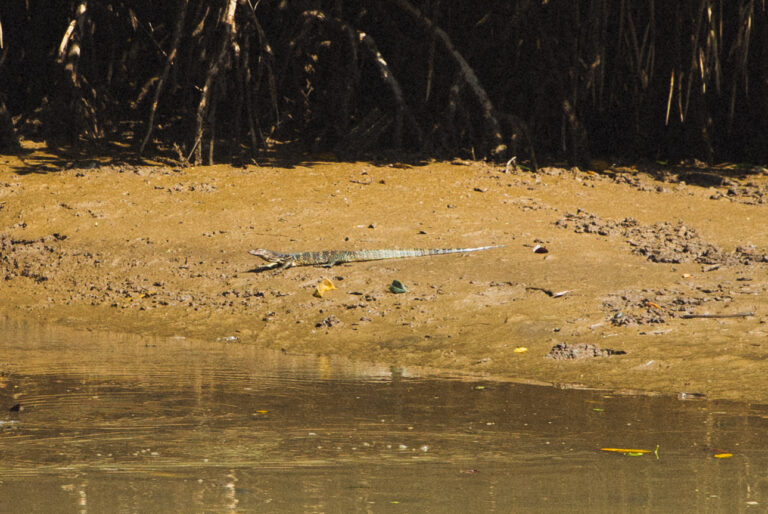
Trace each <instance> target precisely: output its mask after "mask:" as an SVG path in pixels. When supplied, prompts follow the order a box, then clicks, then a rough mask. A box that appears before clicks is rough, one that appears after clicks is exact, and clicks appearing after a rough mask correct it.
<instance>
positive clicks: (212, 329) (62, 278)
mask: <svg viewBox="0 0 768 514" xmlns="http://www.w3.org/2000/svg"><path fill="white" fill-rule="evenodd" d="M503 171H504V166H494V165H490V164H485V163H474V162H465V161H456V162H453V163H441V162H433V163H426V164H424V165H413V166H387V165H375V164H371V163H367V162H359V163H335V162H304V163H301V164H298V165H295V166H293V167H286V168H278V167H271V166H268V165H266V164H265V165H262V166H261V167H259V166H249V167H247V168H233V167H229V166H213V167H200V168H191V169H181V168H172V167H167V166H159V165H158V166H150V165H142V166H133V165H125V164H119V165H115V164H109V163H108V162H105V163H101V164H99V162H95V163H94V162H90V161H89V162H67V161H66V159H63V158H61V157H59V156H53V155H50V154H46V153H45V152H44V151H42V150H36V151H30V152H28V153H26V154H24V155H23V156H22V157H18V156H0V220H1V221H2V223H0V277H2V281H0V288H1V289H2V290H0V294H2V297H3V302H2V305H0V313H2V314H3V315H6V316H9V317H13V318H24V319H36V320H39V321H42V322H46V323H54V324H65V325H68V326H74V327H78V328H83V329H91V330H101V329H103V330H121V331H125V332H135V333H145V334H155V335H161V336H175V337H187V338H196V339H201V340H217V339H218V340H224V341H230V342H232V343H233V344H254V345H259V346H263V347H267V348H274V349H284V350H286V351H289V352H293V353H311V354H315V353H320V354H338V355H343V356H347V357H350V358H353V359H358V360H364V361H376V362H380V363H387V364H392V365H411V366H413V365H419V366H426V367H430V368H436V369H441V370H444V371H446V372H449V373H470V374H481V375H485V376H488V377H496V378H500V379H512V380H531V381H537V382H548V383H558V384H566V383H570V384H577V385H583V386H589V387H602V388H608V389H631V390H646V391H657V392H663V393H669V394H675V393H681V392H684V393H686V394H694V393H703V394H706V395H708V396H709V397H720V398H742V399H749V400H755V401H762V402H766V401H768V384H766V381H765V380H764V377H765V376H766V373H767V372H768V317H767V315H766V313H767V312H768V309H767V307H768V300H766V298H767V293H768V262H767V261H768V258H766V253H768V231H767V230H766V229H765V223H764V220H765V219H766V217H765V216H766V213H765V208H766V207H765V205H764V204H765V198H766V191H768V177H767V176H766V174H765V173H749V174H746V173H740V172H738V170H734V169H720V168H718V169H698V168H695V169H691V167H687V168H685V169H684V170H682V171H680V170H674V169H669V170H655V172H654V173H653V174H649V173H643V172H638V171H637V170H636V169H634V168H631V167H624V168H617V169H616V170H610V171H604V172H601V173H595V172H582V171H578V170H571V169H564V168H556V167H550V168H544V169H542V170H541V171H540V173H538V174H533V173H528V172H523V171H518V172H514V173H509V174H507V173H504V172H503ZM654 177H657V178H654ZM493 244H503V245H505V247H504V248H498V249H493V250H488V251H483V252H477V253H471V254H454V255H441V256H433V257H423V258H413V259H403V260H388V261H373V262H363V263H353V264H347V265H342V266H337V267H334V268H331V269H325V268H311V267H301V268H291V269H288V270H270V271H264V272H261V273H255V272H253V270H254V269H255V268H257V267H258V266H260V265H261V263H260V262H256V259H255V258H254V257H252V256H250V255H249V254H248V253H247V252H248V250H249V249H250V248H258V247H261V248H269V249H273V250H277V251H281V252H297V251H309V250H328V249H346V250H353V249H376V248H416V247H422V248H447V247H474V246H481V245H493ZM537 247H538V248H537ZM542 247H543V248H544V249H546V253H541V252H542V251H543V250H542ZM534 249H536V251H534ZM323 279H329V280H330V281H331V282H332V283H333V285H334V286H335V288H336V289H333V290H329V291H326V292H325V293H324V294H323V295H322V297H321V298H318V297H316V296H313V293H314V292H315V290H316V288H317V286H318V284H320V283H321V282H322V281H323ZM393 280H399V281H401V282H402V283H403V284H404V285H405V286H406V288H407V291H408V292H407V293H404V294H393V293H392V292H390V290H389V285H390V284H391V283H392V281H393ZM522 347H524V348H525V349H526V351H519V352H518V351H516V349H519V348H522ZM553 348H559V350H558V351H557V352H556V354H557V358H547V356H548V355H550V353H551V352H552V351H553ZM606 349H608V350H610V351H611V352H612V353H611V354H610V357H609V358H593V357H606V356H608V355H607V354H604V353H601V352H604V351H606ZM620 352H625V353H623V354H622V353H620ZM582 356H588V357H589V358H579V357H582ZM553 357H554V355H553Z"/></svg>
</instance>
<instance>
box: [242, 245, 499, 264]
mask: <svg viewBox="0 0 768 514" xmlns="http://www.w3.org/2000/svg"><path fill="white" fill-rule="evenodd" d="M502 246H504V245H496V246H479V247H477V248H434V249H430V248H414V249H410V250H325V251H322V252H300V253H280V252H273V251H272V250H267V249H265V248H258V249H256V250H250V251H249V252H248V253H250V254H251V255H255V256H256V257H261V258H262V259H264V260H265V261H267V263H268V264H267V265H266V266H264V267H263V269H271V268H277V267H279V268H282V269H285V268H290V267H291V266H323V267H326V268H330V267H331V266H334V265H336V264H341V263H344V262H362V261H378V260H382V259H404V258H406V257H424V256H427V255H442V254H445V253H466V252H478V251H480V250H490V249H491V248H500V247H502Z"/></svg>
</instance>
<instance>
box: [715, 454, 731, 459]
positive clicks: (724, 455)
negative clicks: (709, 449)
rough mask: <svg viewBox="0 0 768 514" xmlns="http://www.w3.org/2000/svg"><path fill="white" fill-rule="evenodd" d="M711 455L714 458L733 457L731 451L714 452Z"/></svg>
mask: <svg viewBox="0 0 768 514" xmlns="http://www.w3.org/2000/svg"><path fill="white" fill-rule="evenodd" d="M713 457H714V458H716V459H730V458H731V457H733V454H732V453H716V454H714V455H713Z"/></svg>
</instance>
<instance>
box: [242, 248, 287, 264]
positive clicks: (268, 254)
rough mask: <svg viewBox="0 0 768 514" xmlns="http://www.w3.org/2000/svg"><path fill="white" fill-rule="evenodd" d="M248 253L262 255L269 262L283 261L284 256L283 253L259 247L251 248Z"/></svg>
mask: <svg viewBox="0 0 768 514" xmlns="http://www.w3.org/2000/svg"><path fill="white" fill-rule="evenodd" d="M248 253H250V254H251V255H255V256H256V257H261V258H262V259H264V260H265V261H267V262H269V263H273V262H281V261H282V259H283V257H284V256H283V254H281V253H277V252H273V251H272V250H267V249H266V248H257V249H255V250H250V251H249V252H248Z"/></svg>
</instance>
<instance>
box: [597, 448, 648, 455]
mask: <svg viewBox="0 0 768 514" xmlns="http://www.w3.org/2000/svg"><path fill="white" fill-rule="evenodd" d="M600 451H604V452H615V453H623V454H624V455H629V456H630V457H639V456H640V455H645V454H646V453H651V450H638V449H636V448H600Z"/></svg>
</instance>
